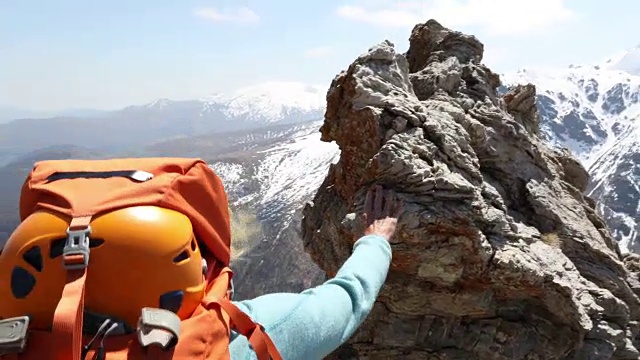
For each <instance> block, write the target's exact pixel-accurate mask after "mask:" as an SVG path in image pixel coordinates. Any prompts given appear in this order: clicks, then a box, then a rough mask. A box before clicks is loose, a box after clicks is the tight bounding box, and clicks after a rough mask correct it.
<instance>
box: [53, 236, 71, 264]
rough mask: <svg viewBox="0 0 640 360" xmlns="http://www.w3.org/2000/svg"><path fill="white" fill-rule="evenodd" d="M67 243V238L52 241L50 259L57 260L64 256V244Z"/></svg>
mask: <svg viewBox="0 0 640 360" xmlns="http://www.w3.org/2000/svg"><path fill="white" fill-rule="evenodd" d="M66 242H67V238H61V239H55V240H52V241H51V246H50V247H49V258H51V259H55V258H57V257H59V256H62V252H63V250H64V244H65V243H66Z"/></svg>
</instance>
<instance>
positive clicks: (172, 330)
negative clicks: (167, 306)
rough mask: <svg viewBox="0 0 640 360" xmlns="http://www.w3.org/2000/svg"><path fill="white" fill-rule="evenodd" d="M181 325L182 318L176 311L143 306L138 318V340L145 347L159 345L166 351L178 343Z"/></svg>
mask: <svg viewBox="0 0 640 360" xmlns="http://www.w3.org/2000/svg"><path fill="white" fill-rule="evenodd" d="M180 327H181V323H180V318H179V317H178V315H176V314H175V313H173V312H171V311H168V310H164V309H155V308H143V309H142V314H141V316H140V318H139V319H138V329H137V334H138V342H139V343H140V345H141V346H142V347H143V348H146V347H149V346H154V345H157V346H160V347H161V348H162V349H163V350H165V351H166V350H168V349H170V348H172V347H174V346H175V345H176V344H177V342H178V338H179V337H180Z"/></svg>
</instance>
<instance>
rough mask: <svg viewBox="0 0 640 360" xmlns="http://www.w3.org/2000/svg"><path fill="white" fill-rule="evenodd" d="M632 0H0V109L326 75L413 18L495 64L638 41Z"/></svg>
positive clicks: (576, 59)
mask: <svg viewBox="0 0 640 360" xmlns="http://www.w3.org/2000/svg"><path fill="white" fill-rule="evenodd" d="M638 14H640V1H637V0H611V1H602V0H564V1H563V0H493V1H492V0H435V1H433V0H432V1H399V0H343V1H334V0H313V1H312V0H296V1H294V0H259V1H258V0H235V1H231V0H227V1H224V0H208V1H205V0H174V1H169V0H105V1H89V0H56V1H52V0H40V1H35V0H18V1H11V0H0V105H4V106H18V107H23V108H28V109H32V110H57V109H65V108H78V107H84V108H118V107H123V106H126V105H130V104H138V103H144V102H147V101H151V100H154V99H156V98H159V97H167V98H172V99H186V98H198V97H200V96H205V95H208V94H211V93H215V92H219V91H225V89H235V88H238V87H242V86H246V85H251V84H255V83H259V82H263V81H268V80H276V81H277V80H286V81H303V82H309V83H320V84H323V85H324V84H326V85H327V86H328V85H329V82H330V81H331V79H332V78H333V76H334V75H335V74H336V73H337V72H338V71H340V70H341V69H343V68H345V67H346V66H347V65H348V64H349V63H350V62H351V61H352V60H353V59H354V57H356V56H357V55H358V54H360V53H362V52H363V51H365V50H366V49H367V48H368V47H370V46H371V45H373V44H375V43H378V42H380V41H382V40H383V39H385V38H389V39H390V40H392V41H394V42H395V43H396V45H397V47H398V49H399V50H401V51H405V50H406V47H407V41H406V39H407V38H408V36H409V33H410V30H411V28H412V27H413V25H415V24H416V23H417V22H422V21H426V20H427V19H429V18H435V19H436V20H438V21H440V22H441V23H442V24H443V25H445V26H448V27H452V28H455V29H457V30H461V31H464V32H468V33H472V34H475V35H476V36H477V37H478V38H479V39H480V40H481V41H482V42H483V43H484V44H485V49H486V55H485V59H486V61H485V62H486V63H487V64H488V65H489V66H491V67H492V68H493V69H494V70H495V71H497V72H504V71H509V70H512V69H515V68H520V67H527V66H566V65H568V64H570V63H589V62H596V61H599V60H601V59H603V58H606V57H607V56H609V55H611V54H613V53H616V52H619V51H621V50H624V49H627V48H630V47H632V46H635V45H637V44H638V43H640V22H639V21H638Z"/></svg>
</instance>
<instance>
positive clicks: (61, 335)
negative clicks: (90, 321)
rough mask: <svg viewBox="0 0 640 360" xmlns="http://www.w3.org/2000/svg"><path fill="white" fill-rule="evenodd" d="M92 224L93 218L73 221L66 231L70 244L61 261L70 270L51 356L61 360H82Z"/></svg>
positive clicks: (57, 314) (58, 309) (55, 324)
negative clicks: (85, 292)
mask: <svg viewBox="0 0 640 360" xmlns="http://www.w3.org/2000/svg"><path fill="white" fill-rule="evenodd" d="M90 222H91V217H90V216H86V217H78V218H74V219H73V220H71V224H69V229H68V230H67V233H68V237H67V243H66V245H65V247H64V252H63V258H62V260H63V265H64V267H65V268H66V269H67V281H66V284H65V286H64V290H63V291H62V297H61V298H60V302H59V303H58V306H57V307H56V311H55V314H54V316H53V327H52V331H51V333H52V335H53V336H54V339H55V340H54V341H53V342H52V344H53V347H54V348H52V349H51V354H53V355H54V356H55V357H54V358H55V359H59V360H62V359H65V360H81V359H80V358H81V353H82V323H83V311H84V291H85V281H86V278H87V266H88V265H89V233H90V232H91V228H90V227H89V223H90Z"/></svg>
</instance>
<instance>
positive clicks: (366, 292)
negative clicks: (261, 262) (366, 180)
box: [230, 187, 401, 359]
mask: <svg viewBox="0 0 640 360" xmlns="http://www.w3.org/2000/svg"><path fill="white" fill-rule="evenodd" d="M400 207H401V206H400V204H399V203H398V202H397V201H396V199H395V196H394V194H392V193H391V192H384V191H383V190H382V188H380V187H376V188H374V189H373V190H372V191H369V193H368V194H367V198H366V201H365V206H364V213H363V214H361V215H362V217H363V220H365V221H366V224H367V227H366V229H365V231H364V234H365V235H364V236H363V237H361V238H359V239H358V240H357V241H356V243H355V244H354V247H353V253H352V255H351V256H350V257H349V259H347V261H346V262H345V263H344V264H343V265H342V267H341V268H340V270H339V271H338V273H337V274H336V276H335V277H334V278H332V279H330V280H328V281H326V282H325V283H324V284H322V285H320V286H317V287H315V288H312V289H308V290H306V291H303V292H302V293H300V294H269V295H264V296H260V297H258V298H256V299H252V300H246V301H241V302H238V303H236V305H237V306H238V307H239V308H240V309H241V310H243V311H245V312H246V313H247V314H249V315H250V316H251V317H252V318H253V320H254V321H256V322H258V323H260V324H262V325H263V326H264V328H265V331H266V332H267V333H268V334H269V336H270V337H271V339H272V340H273V342H274V343H275V345H276V347H277V348H278V350H279V351H280V352H281V355H282V356H283V358H284V359H322V358H324V357H325V356H327V355H328V354H329V353H331V352H332V351H334V350H335V349H337V348H338V347H339V346H340V345H342V344H343V343H345V342H346V341H347V340H348V339H349V338H350V337H351V336H352V335H353V333H354V332H355V331H356V330H357V328H358V327H359V326H360V325H361V324H362V322H363V321H364V320H365V319H366V317H367V316H368V315H369V313H370V312H371V310H372V308H373V305H374V303H375V300H376V298H377V296H378V293H379V291H380V289H381V287H382V285H383V284H384V281H385V279H386V276H387V272H388V270H389V265H390V263H391V247H390V245H389V242H388V241H389V239H390V238H391V236H393V234H394V232H395V227H396V222H397V216H398V215H399V209H400ZM230 352H231V357H232V359H255V355H254V353H253V351H252V350H251V349H250V348H249V347H248V344H247V341H246V339H245V338H244V337H235V336H234V337H233V339H232V341H231V344H230Z"/></svg>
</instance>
